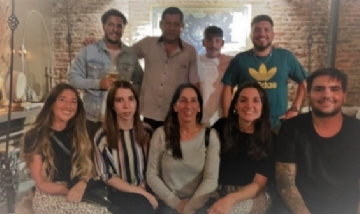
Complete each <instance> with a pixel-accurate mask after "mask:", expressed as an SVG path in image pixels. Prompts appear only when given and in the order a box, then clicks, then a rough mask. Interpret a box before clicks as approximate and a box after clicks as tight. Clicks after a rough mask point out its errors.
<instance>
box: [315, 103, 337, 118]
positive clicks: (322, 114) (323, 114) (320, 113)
mask: <svg viewBox="0 0 360 214" xmlns="http://www.w3.org/2000/svg"><path fill="white" fill-rule="evenodd" d="M310 106H311V111H312V112H313V113H314V115H315V116H317V117H320V118H328V117H333V116H335V115H337V114H338V113H339V112H341V106H340V107H339V108H335V109H334V110H332V111H331V112H323V111H321V110H320V109H319V108H316V107H314V105H312V104H311V102H310Z"/></svg>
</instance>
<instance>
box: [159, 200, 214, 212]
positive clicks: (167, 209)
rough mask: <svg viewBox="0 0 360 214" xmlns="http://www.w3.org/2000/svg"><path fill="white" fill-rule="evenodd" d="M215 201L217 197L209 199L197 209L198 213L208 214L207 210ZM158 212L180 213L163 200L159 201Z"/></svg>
mask: <svg viewBox="0 0 360 214" xmlns="http://www.w3.org/2000/svg"><path fill="white" fill-rule="evenodd" d="M214 203H215V199H209V201H208V202H207V203H206V204H205V206H203V207H202V208H200V209H199V210H198V211H196V214H207V210H208V209H209V208H210V207H211V206H212V205H213V204H214ZM156 213H157V214H179V213H178V212H177V211H176V210H175V209H173V208H171V207H169V206H167V205H166V204H165V203H164V202H163V201H159V208H158V210H157V212H156Z"/></svg>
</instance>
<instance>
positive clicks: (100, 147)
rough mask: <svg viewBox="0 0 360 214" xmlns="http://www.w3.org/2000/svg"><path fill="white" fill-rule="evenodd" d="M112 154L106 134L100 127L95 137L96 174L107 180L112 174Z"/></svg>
mask: <svg viewBox="0 0 360 214" xmlns="http://www.w3.org/2000/svg"><path fill="white" fill-rule="evenodd" d="M111 161H113V159H112V155H111V154H110V152H109V150H108V148H107V140H106V135H105V133H104V132H103V130H102V129H100V130H99V131H98V132H97V133H96V134H95V137H94V164H95V170H96V174H97V175H98V176H99V177H100V178H101V179H102V180H103V181H107V180H109V179H110V178H111V177H112V176H113V173H116V172H113V173H112V172H111V170H110V169H111Z"/></svg>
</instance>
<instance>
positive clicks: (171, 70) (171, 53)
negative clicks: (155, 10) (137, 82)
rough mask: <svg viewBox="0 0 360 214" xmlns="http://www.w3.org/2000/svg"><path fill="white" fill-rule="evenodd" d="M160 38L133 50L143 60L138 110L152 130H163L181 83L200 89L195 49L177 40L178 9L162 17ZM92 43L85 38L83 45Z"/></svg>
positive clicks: (181, 17) (180, 22)
mask: <svg viewBox="0 0 360 214" xmlns="http://www.w3.org/2000/svg"><path fill="white" fill-rule="evenodd" d="M159 25H160V28H161V31H162V35H161V36H160V37H150V36H149V37H145V38H144V39H142V40H140V41H138V42H137V43H135V44H134V45H133V46H132V48H133V50H134V51H135V52H136V54H137V56H138V58H139V59H144V60H145V72H144V77H143V82H142V87H141V91H140V106H141V107H140V108H141V113H142V115H143V117H144V121H145V122H146V123H148V124H149V125H150V126H151V127H152V128H153V129H154V130H155V129H156V128H158V127H159V126H162V124H163V121H164V120H165V117H166V113H167V112H168V109H169V107H170V102H171V99H172V96H173V94H174V92H175V89H176V88H177V87H178V86H179V85H180V84H183V83H193V84H195V85H196V86H197V87H200V78H199V75H198V63H197V60H198V55H197V52H196V50H195V48H194V47H193V46H192V45H190V44H188V43H186V42H185V41H183V40H182V39H181V38H180V35H181V31H182V29H183V28H184V14H183V12H182V11H181V10H180V9H179V8H177V7H169V8H166V9H165V10H164V12H163V13H162V17H161V21H160V23H159ZM94 41H95V40H94V39H93V38H88V39H86V40H85V41H84V44H85V45H88V44H92V43H93V42H94Z"/></svg>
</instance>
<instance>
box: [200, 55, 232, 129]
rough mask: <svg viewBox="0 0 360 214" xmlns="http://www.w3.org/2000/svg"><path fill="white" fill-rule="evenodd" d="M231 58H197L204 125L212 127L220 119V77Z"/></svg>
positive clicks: (221, 88)
mask: <svg viewBox="0 0 360 214" xmlns="http://www.w3.org/2000/svg"><path fill="white" fill-rule="evenodd" d="M231 59H232V57H231V56H228V55H223V54H221V55H220V56H219V57H218V58H208V57H206V56H205V55H201V56H199V69H198V72H199V76H200V87H201V92H202V96H203V107H204V108H203V120H202V122H203V123H204V124H205V125H210V126H211V125H213V124H214V123H215V122H216V121H217V120H218V119H220V118H221V117H222V107H221V94H222V90H223V83H222V82H221V79H222V77H223V76H224V73H225V71H226V69H227V67H228V65H229V63H230V61H231Z"/></svg>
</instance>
